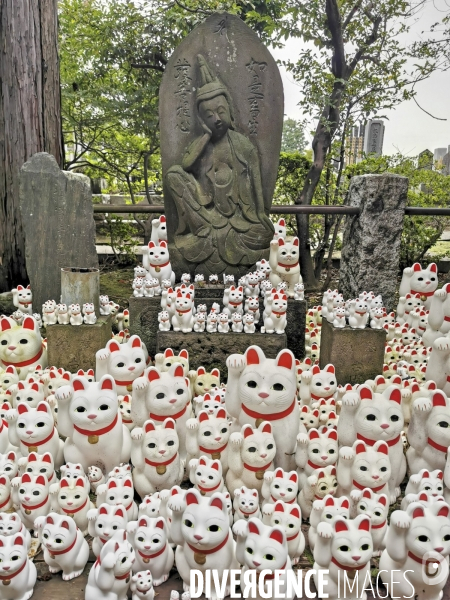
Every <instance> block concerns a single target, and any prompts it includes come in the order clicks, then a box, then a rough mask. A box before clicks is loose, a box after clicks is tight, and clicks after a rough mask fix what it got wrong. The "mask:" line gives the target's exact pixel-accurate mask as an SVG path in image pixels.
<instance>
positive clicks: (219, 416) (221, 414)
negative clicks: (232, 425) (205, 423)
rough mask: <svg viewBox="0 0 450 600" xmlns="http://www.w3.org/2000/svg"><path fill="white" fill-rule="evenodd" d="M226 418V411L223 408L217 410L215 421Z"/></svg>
mask: <svg viewBox="0 0 450 600" xmlns="http://www.w3.org/2000/svg"><path fill="white" fill-rule="evenodd" d="M226 418H227V411H226V410H225V409H224V408H219V410H218V411H217V412H216V419H226Z"/></svg>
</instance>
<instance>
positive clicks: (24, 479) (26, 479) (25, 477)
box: [22, 473, 31, 483]
mask: <svg viewBox="0 0 450 600" xmlns="http://www.w3.org/2000/svg"><path fill="white" fill-rule="evenodd" d="M22 483H31V477H30V476H29V475H28V473H24V474H23V475H22Z"/></svg>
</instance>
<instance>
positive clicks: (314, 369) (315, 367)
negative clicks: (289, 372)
mask: <svg viewBox="0 0 450 600" xmlns="http://www.w3.org/2000/svg"><path fill="white" fill-rule="evenodd" d="M311 373H312V374H313V375H318V374H319V373H320V367H318V366H317V365H314V366H313V368H312V369H311Z"/></svg>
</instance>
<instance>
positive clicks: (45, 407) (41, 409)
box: [36, 402, 50, 413]
mask: <svg viewBox="0 0 450 600" xmlns="http://www.w3.org/2000/svg"><path fill="white" fill-rule="evenodd" d="M36 410H38V411H39V412H45V413H49V412H50V406H49V405H48V404H47V402H39V404H38V405H37V409H36Z"/></svg>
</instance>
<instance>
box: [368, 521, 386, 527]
mask: <svg viewBox="0 0 450 600" xmlns="http://www.w3.org/2000/svg"><path fill="white" fill-rule="evenodd" d="M385 525H386V521H383V522H382V523H380V524H379V525H372V524H371V526H370V528H371V529H381V528H382V527H384V526H385Z"/></svg>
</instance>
